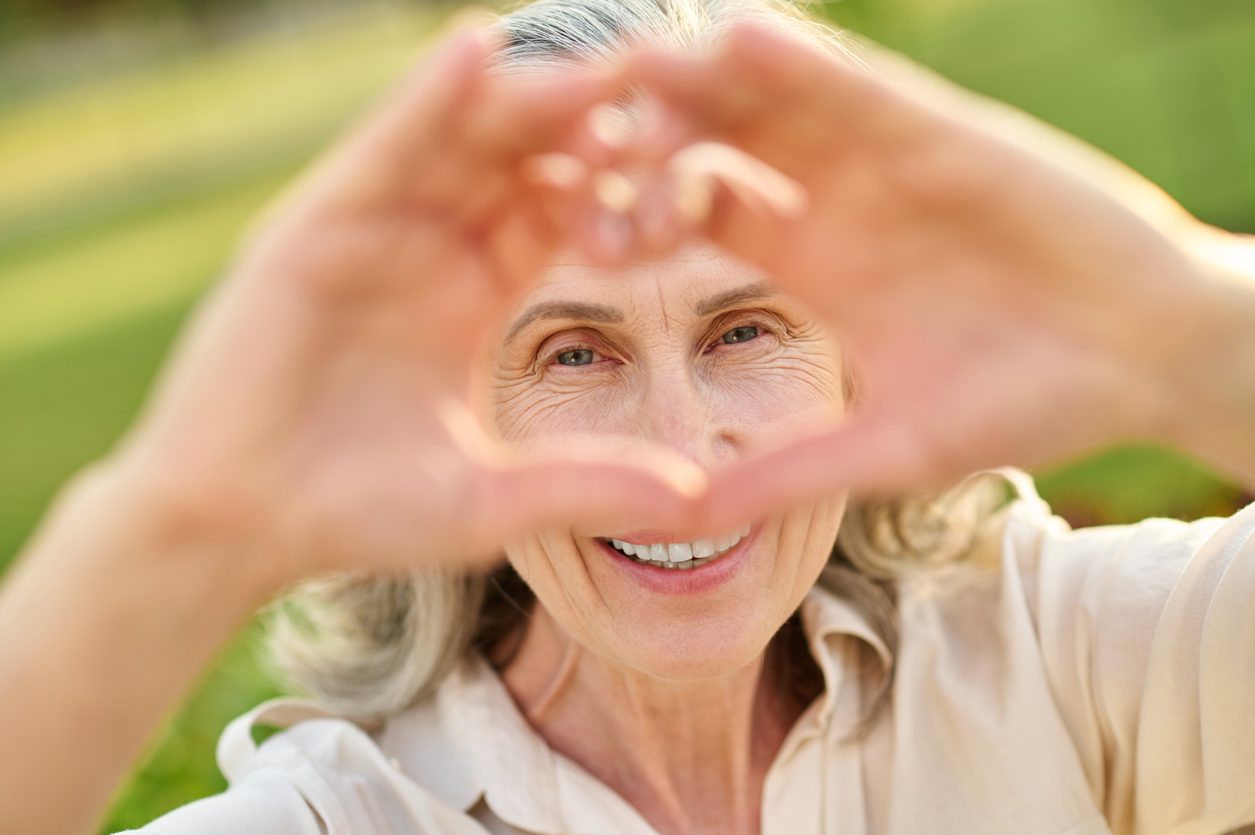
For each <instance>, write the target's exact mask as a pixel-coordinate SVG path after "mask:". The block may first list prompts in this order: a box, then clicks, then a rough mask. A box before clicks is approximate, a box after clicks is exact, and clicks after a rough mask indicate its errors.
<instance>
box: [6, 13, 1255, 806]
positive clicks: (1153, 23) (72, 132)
mask: <svg viewBox="0 0 1255 835" xmlns="http://www.w3.org/2000/svg"><path fill="white" fill-rule="evenodd" d="M823 6H824V7H825V8H826V9H827V10H828V11H829V12H830V13H832V14H834V15H835V16H836V17H837V18H838V19H839V20H843V21H847V22H849V23H850V24H852V25H856V26H858V27H859V28H861V29H862V30H863V31H866V32H867V33H868V34H870V35H872V36H873V37H877V38H880V39H882V40H884V41H885V42H887V43H889V44H891V45H894V46H897V47H899V48H901V49H903V50H904V51H906V52H908V53H909V54H911V55H914V56H916V57H918V58H919V59H921V60H922V61H924V62H926V63H928V64H930V65H932V66H934V67H936V68H937V69H938V70H940V71H941V72H943V73H944V74H946V75H948V76H950V77H952V78H955V79H956V80H959V81H961V82H963V83H965V84H968V85H970V86H972V87H974V88H976V89H978V90H982V91H984V92H987V93H989V94H991V95H996V96H999V97H1002V98H1005V99H1007V100H1009V101H1011V102H1013V103H1015V104H1018V105H1020V106H1023V107H1026V108H1027V109H1029V110H1030V111H1032V112H1034V113H1037V114H1038V115H1040V116H1042V117H1043V118H1046V119H1048V120H1049V121H1052V122H1054V123H1056V124H1059V125H1060V126H1062V127H1064V128H1066V129H1068V130H1071V131H1074V132H1076V133H1077V134H1078V135H1080V136H1082V137H1083V138H1085V139H1087V140H1089V141H1091V142H1094V143H1096V144H1098V145H1100V146H1101V147H1104V148H1106V149H1108V150H1110V151H1112V152H1113V153H1116V154H1117V155H1119V156H1120V157H1122V158H1123V159H1125V160H1127V161H1128V162H1130V163H1131V164H1132V165H1134V166H1135V167H1137V168H1138V169H1140V170H1142V171H1143V172H1145V173H1147V174H1148V175H1149V176H1151V177H1152V178H1153V179H1155V180H1156V181H1157V182H1159V183H1160V184H1162V185H1163V186H1164V187H1165V188H1167V189H1168V190H1169V191H1170V192H1171V193H1173V194H1174V195H1176V196H1177V197H1178V198H1180V199H1182V200H1183V201H1184V202H1185V203H1186V204H1187V206H1189V207H1190V208H1191V209H1192V210H1193V211H1195V212H1196V213H1198V214H1200V215H1201V216H1203V217H1205V218H1207V219H1210V220H1213V221H1216V222H1221V223H1224V224H1227V225H1229V226H1231V227H1233V228H1242V229H1255V94H1252V89H1253V88H1252V87H1251V85H1250V84H1249V83H1247V82H1248V79H1250V78H1255V9H1252V8H1251V7H1250V6H1249V4H1248V5H1245V6H1243V5H1240V4H1237V3H1234V2H1211V3H1206V4H1198V5H1183V4H1174V3H1168V2H1166V0H1155V1H1154V2H1145V0H1141V1H1140V2H1136V3H1135V2H1133V0H1051V2H1046V1H1045V0H1020V2H994V0H988V1H987V0H927V2H925V0H910V1H909V2H907V1H906V0H900V1H899V2H884V0H842V2H835V3H827V4H823ZM371 8H376V7H373V6H372V7H371ZM431 22H432V21H431V15H430V14H424V13H419V12H413V11H404V10H403V7H399V6H398V7H396V8H395V10H394V12H393V13H392V14H390V15H380V14H378V13H377V12H364V11H363V12H355V13H349V12H346V13H345V14H344V15H342V16H340V17H338V18H334V19H323V20H321V21H318V22H312V23H308V24H305V23H299V22H293V21H289V22H288V23H287V24H286V25H285V26H284V27H282V28H280V29H277V30H274V31H270V32H266V33H260V34H257V35H255V36H252V37H249V38H246V39H243V40H238V41H232V42H218V43H207V44H206V43H198V42H189V44H188V47H187V48H186V49H182V50H179V51H177V52H175V53H171V54H168V55H166V56H165V57H161V58H157V59H154V61H152V62H150V63H149V64H148V65H147V66H146V67H144V68H133V69H128V70H126V71H124V72H121V73H119V74H116V75H106V76H103V77H99V78H92V79H87V80H85V81H82V82H81V83H77V84H74V85H70V86H62V87H59V88H58V87H55V86H52V87H50V88H49V89H47V90H46V91H45V92H43V93H41V94H40V95H38V96H33V97H26V98H22V99H14V100H12V101H3V100H0V565H3V563H4V562H5V561H7V559H8V558H10V557H11V556H12V555H13V554H15V553H17V552H18V551H19V549H20V546H21V543H22V542H23V541H24V540H25V539H26V538H27V537H28V536H29V533H30V531H31V529H32V528H33V526H34V525H35V524H36V522H37V520H38V518H39V516H40V515H41V513H42V512H43V511H44V509H45V508H46V506H47V503H48V501H49V500H50V498H51V497H52V496H53V495H54V494H55V492H56V490H57V488H58V486H59V485H60V484H62V483H63V482H64V481H65V479H66V478H67V477H69V476H70V475H71V474H72V473H74V472H75V471H76V470H78V469H79V468H81V467H82V466H83V465H84V464H85V463H87V462H89V461H91V460H93V459H95V458H97V457H99V456H100V455H102V454H103V453H105V452H106V451H107V450H108V449H109V448H110V446H111V445H112V444H113V443H114V442H115V440H116V439H117V437H118V435H119V434H120V433H121V432H122V431H123V429H124V428H125V427H126V426H127V424H128V422H129V421H130V420H131V419H132V417H133V416H134V414H135V412H136V410H137V409H138V408H139V406H140V404H141V403H142V401H143V396H144V392H145V391H146V389H147V388H148V386H149V384H150V382H151V380H152V377H153V375H154V374H155V373H156V371H157V369H158V368H159V366H160V363H161V359H162V357H163V355H164V354H165V352H166V351H167V350H168V348H169V346H170V344H171V342H172V340H173V339H174V337H175V334H176V333H177V332H178V329H179V326H180V324H181V322H182V321H183V319H184V317H185V316H186V314H187V312H188V310H189V309H190V308H191V306H192V305H193V304H194V303H195V300H196V299H197V297H198V296H199V295H200V294H201V293H202V292H203V291H204V288H205V287H206V286H208V284H209V283H210V282H211V281H212V280H213V278H214V277H215V276H216V275H218V274H219V273H220V272H221V271H222V269H223V268H224V265H225V264H226V262H227V261H228V259H229V258H230V256H231V253H232V250H233V247H234V241H235V240H236V239H237V237H238V235H239V234H240V232H241V230H243V229H244V228H245V227H246V226H247V224H248V223H249V220H250V218H251V217H252V216H253V215H254V214H255V213H256V211H257V210H258V209H259V208H260V207H262V206H263V205H265V203H266V202H267V201H268V200H270V199H271V198H272V197H273V196H274V194H275V193H276V191H277V190H278V189H279V188H280V187H281V186H282V184H283V183H284V182H286V181H287V180H288V179H289V178H290V177H291V176H292V174H293V173H294V172H295V171H296V170H297V169H298V168H299V166H300V164H301V163H302V162H303V161H305V160H306V159H308V158H309V157H310V155H311V154H312V153H313V152H314V150H315V149H316V148H317V147H318V146H319V145H321V144H323V143H324V142H325V141H326V140H327V139H328V138H329V137H330V136H331V135H332V134H333V133H334V132H335V131H336V130H337V129H338V128H339V127H340V126H342V125H345V124H346V123H347V122H349V121H350V120H351V118H352V117H353V116H354V115H355V114H356V113H358V112H360V111H361V109H362V108H363V107H364V106H365V105H366V104H367V103H368V102H369V101H370V100H371V99H372V98H373V97H374V96H375V95H377V93H378V91H379V90H380V89H382V87H383V86H385V85H386V83H387V80H388V79H389V78H391V77H392V76H394V75H395V73H396V72H397V71H398V70H399V69H400V68H401V67H403V66H404V65H405V63H406V62H407V61H408V60H409V55H410V54H411V53H412V52H413V51H414V44H416V43H417V42H418V41H419V40H420V38H421V35H422V33H423V32H425V31H427V30H428V29H429V27H430V25H431ZM1040 485H1041V487H1042V490H1043V493H1044V494H1045V495H1046V496H1047V498H1048V499H1049V500H1051V501H1052V503H1054V504H1055V505H1056V507H1057V508H1058V509H1060V510H1061V511H1063V512H1064V513H1065V515H1067V516H1068V518H1070V519H1072V520H1073V521H1075V522H1078V523H1087V524H1090V523H1105V522H1126V521H1133V520H1136V519H1140V518H1144V517H1146V516H1152V515H1168V516H1176V517H1181V518H1196V517H1199V516H1204V515H1213V514H1223V513H1228V512H1231V511H1232V510H1233V509H1234V508H1235V507H1237V506H1238V503H1239V502H1241V501H1243V500H1244V497H1242V496H1240V495H1238V494H1237V492H1236V491H1234V490H1233V489H1232V488H1229V487H1227V486H1225V485H1224V484H1223V483H1221V482H1220V481H1219V480H1217V479H1216V478H1215V477H1214V476H1212V475H1211V474H1209V473H1208V472H1206V471H1205V470H1204V469H1202V468H1199V467H1198V466H1196V465H1194V464H1193V463H1191V462H1188V461H1184V460H1182V459H1181V458H1180V457H1179V456H1175V455H1171V454H1168V453H1165V452H1162V451H1158V450H1150V449H1144V448H1129V449H1121V450H1116V451H1113V452H1110V453H1108V454H1105V455H1102V456H1099V457H1096V458H1093V459H1089V460H1087V461H1084V462H1080V463H1078V464H1075V465H1072V466H1069V467H1066V468H1064V469H1061V470H1058V471H1056V472H1052V473H1048V474H1043V476H1042V478H1041V481H1040ZM256 639H257V630H256V627H252V628H250V630H249V631H247V632H246V633H245V634H244V635H242V636H241V638H240V639H239V641H237V642H236V643H235V644H234V645H233V646H232V647H230V648H228V649H227V650H226V651H225V652H224V654H223V656H222V659H221V661H220V662H219V663H218V664H217V665H215V667H214V669H213V670H211V671H209V672H208V673H207V677H206V679H205V681H204V683H203V685H202V686H201V687H200V688H199V690H198V691H197V693H196V695H195V696H194V697H193V698H192V699H191V700H190V701H189V702H188V703H187V704H186V705H185V706H184V707H183V708H182V709H181V710H180V711H179V713H178V715H177V716H176V717H174V718H173V719H172V720H171V722H169V723H168V724H167V725H166V727H165V729H164V730H163V732H162V733H161V735H160V737H159V739H157V740H155V742H154V745H153V748H152V752H151V754H150V756H149V757H148V759H147V760H146V761H145V762H144V763H143V764H141V765H140V766H139V767H138V768H137V769H136V771H135V772H134V774H133V775H132V777H131V779H130V781H129V782H128V784H127V785H126V786H125V787H124V788H123V789H122V790H121V791H120V793H119V795H118V797H117V799H116V802H115V804H114V807H113V810H112V812H111V813H110V816H109V820H108V822H107V829H109V830H113V829H118V828H127V827H133V826H138V825H141V824H143V823H145V822H147V821H148V820H151V819H152V818H153V817H156V816H157V815H159V814H161V813H163V812H165V811H167V810H168V809H171V808H173V807H175V806H177V805H180V804H182V803H185V802H187V801H189V800H191V799H193V798H196V797H199V796H203V795H205V794H208V793H212V792H214V791H218V790H220V789H221V788H222V781H221V778H220V777H219V776H218V774H217V771H216V768H215V765H214V762H213V743H214V740H215V739H216V737H217V734H218V733H219V732H220V731H221V728H222V726H223V725H224V724H225V723H226V721H227V720H229V719H230V718H231V717H233V716H235V715H238V714H239V713H241V712H243V711H244V710H245V709H246V708H248V707H249V706H250V705H252V704H253V703H255V702H256V701H259V700H261V699H263V698H266V697H268V696H271V695H274V694H275V693H277V692H278V691H277V687H276V685H275V684H274V683H273V682H272V681H271V680H270V679H269V678H268V676H267V675H266V673H265V672H264V670H263V669H262V668H261V667H260V665H259V662H258V660H257V653H256Z"/></svg>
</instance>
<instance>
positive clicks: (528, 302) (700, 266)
mask: <svg viewBox="0 0 1255 835" xmlns="http://www.w3.org/2000/svg"><path fill="white" fill-rule="evenodd" d="M765 279H766V276H765V275H764V274H763V273H762V272H761V271H759V270H757V269H755V268H754V267H752V266H750V265H749V264H746V263H745V262H744V261H741V260H739V259H737V258H735V257H733V256H731V255H729V254H727V253H726V252H723V251H722V250H720V249H718V248H716V247H713V246H710V245H707V244H689V245H687V246H686V247H684V248H682V249H679V250H677V251H675V252H673V253H671V254H669V255H667V256H666V257H663V258H658V259H652V260H648V261H640V262H636V263H632V264H627V265H625V266H621V267H602V266H595V265H592V264H589V263H588V262H587V261H586V260H583V259H581V258H580V257H579V256H578V255H576V254H574V253H563V254H562V255H560V256H559V257H558V258H557V259H555V261H554V262H553V263H552V264H551V265H550V267H549V268H548V270H547V271H546V273H545V276H544V278H543V279H542V281H541V282H540V283H539V284H538V285H537V286H536V287H535V288H533V289H532V291H531V292H530V293H528V294H527V295H526V296H525V297H524V298H523V300H522V301H521V302H520V303H519V305H518V306H517V308H516V310H515V316H516V317H517V316H518V315H519V314H520V313H524V312H525V311H527V310H529V309H534V308H535V306H536V305H538V304H544V303H547V302H559V303H561V302H579V303H600V304H613V305H614V306H615V307H619V308H622V309H624V310H625V311H626V312H629V313H630V312H632V311H633V310H634V309H639V308H649V309H656V308H659V307H661V308H663V312H666V313H667V314H669V315H680V314H681V313H689V314H700V313H701V308H702V306H703V305H704V304H705V303H706V302H708V301H709V300H710V299H711V298H712V297H714V296H718V295H723V294H726V293H729V292H732V291H738V290H743V289H747V288H758V292H759V293H760V294H761V291H762V289H763V288H765V287H766V286H767V285H766V280H765ZM512 318H513V317H512Z"/></svg>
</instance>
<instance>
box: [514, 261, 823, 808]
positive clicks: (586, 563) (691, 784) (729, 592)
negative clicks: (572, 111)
mask: <svg viewBox="0 0 1255 835" xmlns="http://www.w3.org/2000/svg"><path fill="white" fill-rule="evenodd" d="M721 300H722V301H721ZM557 303H563V304H572V303H574V304H584V305H596V306H598V308H601V309H603V310H599V311H598V312H599V314H600V315H602V316H604V315H605V314H606V313H611V312H613V314H614V318H615V319H616V320H617V321H598V320H591V319H589V318H580V317H579V316H578V315H571V313H574V314H578V313H579V311H578V310H576V311H571V312H568V313H563V314H562V316H561V318H543V319H538V318H532V317H531V316H529V315H528V312H527V311H529V310H538V309H539V310H546V309H549V310H551V312H558V311H557V310H555V309H554V305H555V304H557ZM520 307H521V314H520V316H521V318H522V319H523V320H525V321H527V320H530V324H526V325H525V326H524V327H522V328H520V329H518V330H517V332H515V333H513V335H512V337H511V338H510V339H509V340H507V341H506V342H504V343H503V344H502V345H501V346H499V348H498V349H497V351H496V352H495V355H494V358H493V361H492V363H491V368H492V384H493V391H494V395H495V417H496V422H497V425H498V427H499V428H500V431H501V433H502V435H503V437H504V438H505V439H506V440H507V441H509V442H510V443H511V444H512V445H516V446H518V447H520V448H524V449H526V448H527V446H528V445H529V444H530V443H534V442H536V441H538V440H541V441H543V440H545V439H548V438H551V437H559V438H560V437H562V436H564V435H567V434H569V433H572V432H575V433H590V432H591V433H596V434H597V435H603V436H606V437H607V439H608V440H607V442H608V443H610V444H613V443H615V442H616V441H615V439H617V438H623V437H627V438H630V439H639V440H642V441H646V442H650V443H653V444H658V445H661V446H664V447H665V448H667V449H669V450H672V451H674V452H676V453H677V454H678V455H681V456H683V457H685V458H687V459H690V460H692V461H693V462H694V463H696V464H697V465H698V466H700V467H702V468H703V469H707V470H709V469H714V468H716V467H718V466H719V465H721V464H722V465H726V464H729V463H731V462H733V461H735V460H736V459H737V458H738V457H739V456H742V455H744V454H746V452H747V451H748V450H751V449H753V448H754V446H755V445H756V444H757V443H761V442H763V441H764V440H766V439H767V438H769V437H771V436H772V435H774V434H776V433H779V432H780V431H782V429H784V428H785V426H786V425H787V423H788V420H787V419H786V418H784V417H783V416H784V415H788V414H791V415H793V419H795V420H796V419H804V418H802V417H801V416H809V418H810V419H811V420H819V419H823V418H827V419H829V420H831V419H832V418H833V417H834V416H837V415H839V414H840V413H841V412H842V411H843V401H844V397H843V392H842V385H841V366H840V360H839V354H838V352H837V350H836V346H835V344H834V343H833V341H832V340H831V339H830V338H829V337H828V335H827V334H826V333H825V332H824V331H823V329H822V328H820V327H819V325H818V323H816V322H815V320H814V318H813V317H812V316H811V315H810V313H809V312H808V311H807V309H806V308H805V306H803V305H800V304H799V303H798V302H797V301H796V300H794V299H791V298H789V297H787V296H785V295H784V294H782V293H780V292H778V290H777V289H776V288H775V287H773V286H772V285H770V284H766V283H764V281H763V277H762V275H761V274H760V273H758V272H757V271H755V270H753V269H750V268H747V267H746V266H745V265H744V264H743V263H741V262H739V261H737V260H736V259H733V258H730V257H728V256H727V255H726V254H724V253H722V252H720V251H719V250H716V249H715V248H713V247H710V246H689V247H687V248H685V249H683V250H680V251H679V252H677V253H675V254H673V255H671V256H669V257H667V258H665V259H659V260H655V261H649V262H646V263H644V264H637V265H633V266H630V267H625V268H621V269H608V268H596V267H591V266H588V265H586V264H580V263H564V264H562V265H561V266H556V267H554V268H552V269H551V270H550V271H549V273H548V276H547V279H546V281H545V282H544V283H543V284H542V285H541V286H540V287H538V288H537V289H536V290H535V291H533V292H532V293H531V294H530V296H529V298H528V299H527V300H526V301H525V302H524V304H522V305H521V306H520ZM606 308H608V309H609V310H604V309H606ZM516 321H518V319H516ZM738 328H752V329H753V330H752V331H745V330H736V329H738ZM511 330H513V328H512V329H511ZM751 333H752V334H753V336H752V337H751V336H749V335H750V334H751ZM734 336H741V337H749V338H746V339H744V341H734V342H732V343H731V344H728V343H725V341H724V339H725V338H731V337H734ZM583 350H587V351H591V353H588V354H584V355H577V356H578V359H579V360H580V361H581V362H582V363H584V364H581V365H566V364H563V363H562V362H560V360H561V359H563V358H565V359H567V360H568V361H569V360H572V359H575V358H576V356H572V355H569V354H567V352H572V351H583ZM844 506H845V498H844V494H840V493H839V494H835V495H832V496H828V497H823V498H821V499H819V500H817V501H810V502H806V503H804V504H801V505H798V506H795V507H792V508H790V509H788V510H787V511H783V512H781V513H777V514H771V515H768V516H766V517H764V518H761V519H759V520H756V521H755V523H754V534H753V539H752V542H751V543H750V544H749V545H748V546H747V547H748V548H749V552H748V555H747V558H746V559H745V561H744V562H743V563H742V564H741V565H740V567H739V569H738V571H737V572H736V574H735V576H734V577H733V578H732V579H731V580H730V581H729V582H727V583H724V584H722V585H720V586H718V587H717V588H715V589H713V590H711V591H710V592H707V593H704V594H701V595H698V596H684V597H677V596H672V595H667V594H662V593H658V592H654V591H652V590H647V589H643V588H642V587H641V586H640V585H638V584H637V583H636V582H635V581H633V580H631V579H630V578H629V577H628V575H627V574H626V573H625V572H624V571H623V569H622V563H624V562H625V561H626V558H625V557H622V556H619V555H616V554H611V553H608V552H607V551H606V549H605V547H604V546H602V545H600V544H599V543H598V541H597V537H599V536H601V537H612V538H613V537H614V535H615V534H617V533H620V532H621V531H625V530H626V531H631V530H638V529H639V528H638V527H637V526H630V527H627V528H622V529H617V530H616V529H606V528H596V527H594V528H577V529H571V528H570V527H563V528H555V529H546V530H543V531H540V532H537V533H533V534H531V535H529V536H526V537H522V538H519V539H515V540H511V541H510V542H509V543H507V545H506V553H507V555H508V557H509V559H510V562H511V564H513V566H514V567H515V569H516V570H517V571H518V572H519V574H520V575H521V576H522V577H523V578H524V579H525V580H526V581H527V583H528V585H529V586H530V587H531V588H532V589H533V591H535V593H536V595H537V598H538V600H539V602H540V607H539V609H538V610H537V614H536V617H535V619H534V621H533V623H531V624H530V625H529V627H528V629H527V633H526V636H525V638H524V642H523V646H522V649H521V651H520V653H519V656H518V658H517V659H516V660H515V661H514V663H513V664H511V666H509V667H508V668H507V669H506V671H505V674H504V677H505V680H506V683H507V686H508V687H509V688H510V689H511V691H512V693H513V694H514V696H515V698H516V700H517V701H518V702H519V704H520V705H521V706H522V708H523V710H524V712H525V713H526V715H527V716H528V718H529V719H530V720H531V722H532V723H533V724H534V725H535V726H536V727H537V728H538V729H539V730H540V732H541V733H542V734H544V735H545V737H546V738H547V739H548V740H550V742H551V744H554V745H555V746H556V747H558V748H559V750H563V751H564V752H566V753H568V754H569V755H570V756H572V757H574V758H575V759H576V761H577V762H580V763H581V764H582V765H583V766H584V767H585V768H587V769H588V770H589V771H590V772H591V773H593V774H596V775H598V776H599V777H601V778H602V779H603V780H604V781H606V782H607V783H608V784H609V785H613V786H616V787H621V789H622V790H623V791H625V792H626V793H627V794H626V799H627V800H628V801H629V802H630V803H632V805H633V806H634V807H636V808H637V809H638V810H640V811H641V812H642V814H643V815H644V816H645V817H646V818H647V819H648V820H649V821H650V822H651V823H652V824H653V825H654V827H655V828H657V829H658V830H659V831H663V832H679V831H685V832H699V831H702V832H743V831H753V826H752V824H753V823H754V822H756V821H757V807H758V798H759V796H760V794H761V788H760V786H761V781H762V780H763V778H764V775H765V773H766V770H767V767H768V766H769V765H770V762H771V759H772V758H773V757H774V754H775V751H776V749H777V748H778V747H779V745H780V743H781V742H782V741H783V738H784V734H785V733H786V732H787V730H788V727H789V725H790V724H791V720H792V719H793V718H796V717H791V716H787V715H784V714H783V713H782V712H781V710H780V706H779V704H778V701H779V700H777V699H776V698H775V696H776V694H775V693H774V692H773V691H772V689H771V688H772V686H773V682H771V681H768V680H764V678H763V677H762V675H761V671H762V656H763V652H764V649H765V647H766V646H767V643H768V641H769V640H770V639H771V637H772V636H773V635H774V634H775V633H776V631H777V630H778V629H779V628H780V625H781V624H782V623H783V622H784V621H785V620H786V619H787V618H788V617H789V615H790V614H791V613H792V612H793V611H794V610H795V609H796V608H797V606H798V605H799V604H800V602H801V600H802V597H803V596H805V594H806V592H807V591H808V590H809V589H810V588H811V587H812V586H813V585H814V583H815V580H816V578H817V577H818V574H819V571H820V569H821V568H822V567H823V565H824V563H825V562H826V561H827V559H828V555H829V553H830V551H831V548H832V543H833V541H834V540H835V538H836V533H837V528H838V526H839V524H840V518H841V512H842V510H843V509H844ZM661 533H662V534H663V536H662V538H664V539H671V540H680V539H684V538H685V537H681V536H675V535H668V534H667V532H665V531H663V532H661ZM707 533H708V534H711V535H717V534H719V533H722V531H709V532H707ZM707 569H708V567H707V566H701V567H698V568H695V569H692V570H691V572H690V573H691V574H696V573H698V572H702V571H705V570H707ZM653 570H655V571H662V570H663V569H653ZM669 573H671V572H669ZM672 576H674V574H672ZM694 648H700V651H694ZM590 731H593V732H592V733H590ZM590 743H591V744H590ZM628 774H630V775H634V776H633V777H632V779H630V780H628V779H623V777H624V776H625V775H628ZM730 797H731V798H739V800H738V801H737V802H733V803H730V804H729V803H724V802H722V799H726V798H730Z"/></svg>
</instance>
